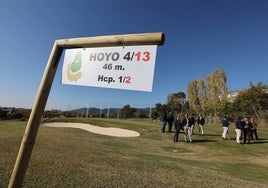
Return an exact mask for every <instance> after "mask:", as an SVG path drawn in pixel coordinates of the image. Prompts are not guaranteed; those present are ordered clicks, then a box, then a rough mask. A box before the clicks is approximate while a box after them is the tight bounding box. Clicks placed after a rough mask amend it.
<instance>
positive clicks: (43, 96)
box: [8, 33, 165, 188]
mask: <svg viewBox="0 0 268 188" xmlns="http://www.w3.org/2000/svg"><path fill="white" fill-rule="evenodd" d="M164 41H165V36H164V34H163V33H144V34H126V35H110V36H97V37H85V38H71V39H61V40H56V41H55V42H54V45H53V48H52V51H51V53H50V57H49V59H48V62H47V66H46V68H45V71H44V74H43V77H42V80H41V83H40V85H39V89H38V92H37V95H36V98H35V101H34V105H33V108H32V112H31V115H30V118H29V121H28V123H27V126H26V129H25V133H24V136H23V139H22V142H21V145H20V149H19V153H18V156H17V160H16V163H15V167H14V169H13V172H12V175H11V178H10V182H9V186H8V187H9V188H18V187H21V185H22V183H23V179H24V176H25V173H26V170H27V167H28V163H29V161H30V157H31V154H32V150H33V147H34V143H35V139H36V136H37V132H38V129H39V126H40V123H41V118H42V115H43V112H44V109H45V106H46V103H47V99H48V96H49V93H50V89H51V86H52V83H53V80H54V77H55V74H56V70H57V67H58V64H59V61H60V58H61V54H62V52H63V50H64V49H68V48H89V47H108V46H131V45H163V44H164Z"/></svg>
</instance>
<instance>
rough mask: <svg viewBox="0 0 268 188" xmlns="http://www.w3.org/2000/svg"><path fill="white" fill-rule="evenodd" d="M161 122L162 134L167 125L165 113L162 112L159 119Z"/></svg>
mask: <svg viewBox="0 0 268 188" xmlns="http://www.w3.org/2000/svg"><path fill="white" fill-rule="evenodd" d="M161 121H162V127H161V131H162V133H164V132H165V129H166V125H167V112H164V114H163V115H162V117H161Z"/></svg>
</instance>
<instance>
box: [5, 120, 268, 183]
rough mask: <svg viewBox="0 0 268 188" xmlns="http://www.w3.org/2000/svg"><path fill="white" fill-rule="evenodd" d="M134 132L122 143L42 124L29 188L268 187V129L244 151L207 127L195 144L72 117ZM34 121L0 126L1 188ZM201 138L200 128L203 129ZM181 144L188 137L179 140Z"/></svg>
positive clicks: (124, 124)
mask: <svg viewBox="0 0 268 188" xmlns="http://www.w3.org/2000/svg"><path fill="white" fill-rule="evenodd" d="M64 121H70V122H82V123H89V124H93V125H99V126H103V127H118V128H124V129H130V130H134V131H137V132H139V133H140V136H139V137H130V138H121V137H112V136H106V135H100V134H94V133H91V132H88V131H85V130H80V129H76V128H62V127H60V128H59V127H57V128H55V127H44V126H41V127H40V129H39V132H38V136H37V139H36V143H35V147H34V150H33V153H32V156H31V160H30V163H29V166H28V170H27V172H26V175H25V179H24V184H23V187H180V188H183V187H198V188H203V187H204V188H205V187H226V188H232V187H236V188H237V187H246V188H247V187H248V188H249V187H258V188H259V187H260V188H262V187H263V188H264V187H268V176H267V174H268V126H264V127H260V128H259V129H258V132H259V138H260V140H259V141H258V142H257V141H256V140H253V141H252V143H251V144H245V145H237V144H236V141H235V131H234V125H233V124H232V125H231V127H230V135H231V138H232V139H231V140H222V139H221V131H222V130H221V126H220V124H218V125H206V126H205V136H200V135H197V134H195V135H193V143H185V142H178V143H174V142H173V140H172V137H173V133H161V132H160V126H161V125H160V122H152V121H151V120H148V119H147V120H141V119H138V120H118V119H104V118H103V119H64ZM25 127H26V122H0V187H1V188H2V187H3V188H5V187H7V186H8V183H9V179H10V176H11V173H12V170H13V167H14V164H15V160H16V157H17V153H18V150H19V147H20V143H21V140H22V136H23V134H24V130H25ZM195 132H197V128H196V130H195ZM179 139H180V141H182V140H183V135H182V134H180V135H179Z"/></svg>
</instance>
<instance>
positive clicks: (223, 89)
mask: <svg viewBox="0 0 268 188" xmlns="http://www.w3.org/2000/svg"><path fill="white" fill-rule="evenodd" d="M226 81H227V77H226V75H225V72H224V70H223V69H221V70H219V69H215V70H214V71H213V73H212V74H210V75H207V77H206V82H207V91H206V92H207V97H208V104H210V105H212V108H213V109H212V110H213V114H214V117H217V115H219V111H218V109H217V105H218V103H219V101H221V100H224V101H225V98H226V97H227V86H226ZM210 107H211V106H210Z"/></svg>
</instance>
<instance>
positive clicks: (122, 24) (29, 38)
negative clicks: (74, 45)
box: [0, 0, 268, 110]
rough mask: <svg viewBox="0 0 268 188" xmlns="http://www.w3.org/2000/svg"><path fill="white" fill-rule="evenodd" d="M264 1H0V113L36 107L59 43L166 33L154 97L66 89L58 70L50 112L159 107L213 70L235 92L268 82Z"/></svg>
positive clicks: (267, 17) (150, 94)
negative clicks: (1, 108) (5, 108)
mask: <svg viewBox="0 0 268 188" xmlns="http://www.w3.org/2000/svg"><path fill="white" fill-rule="evenodd" d="M267 10H268V1H266V0H165V1H162V0H159V1H154V0H146V1H144V0H136V1H129V0H113V1H108V0H91V1H88V0H76V1H70V0H66V1H55V0H46V1H36V0H28V1H19V0H17V1H14V0H1V2H0V24H1V27H0V28H1V29H0V54H1V59H0V66H1V68H0V83H1V85H0V106H12V107H24V108H32V105H33V103H34V100H35V96H36V93H37V90H38V87H39V84H40V81H41V78H42V75H43V72H44V69H45V66H46V64H47V60H48V57H49V55H50V52H51V49H52V45H53V43H54V41H55V40H57V39H64V38H76V37H92V36H104V35H118V34H134V33H150V32H163V33H164V34H165V36H166V40H165V44H164V45H163V46H158V48H157V57H156V64H155V73H154V83H153V90H152V92H142V91H129V90H121V89H120V90H119V89H108V88H97V87H85V86H70V85H62V84H61V83H60V78H61V68H62V64H63V63H62V60H63V56H62V58H61V62H60V64H59V67H58V70H57V73H56V76H55V79H54V82H53V85H52V88H51V92H50V95H49V99H48V102H47V106H46V109H61V110H67V109H68V108H76V107H87V106H100V105H102V106H103V107H104V106H105V105H111V106H119V107H120V106H123V105H125V104H131V105H132V106H140V107H143V106H154V105H155V104H156V103H165V102H166V99H167V96H168V94H171V93H176V92H179V91H183V92H185V93H186V91H187V85H188V84H189V83H190V82H191V81H193V80H196V79H198V78H200V77H201V78H205V77H206V75H208V74H210V73H212V72H213V70H214V69H215V68H219V69H224V70H225V73H226V75H227V86H228V89H229V90H240V89H244V88H248V87H249V85H250V82H252V83H253V84H256V83H257V82H260V81H262V82H263V83H264V84H267V83H268V76H267V70H268V35H267V33H268V22H267V21H268V11H267Z"/></svg>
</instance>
